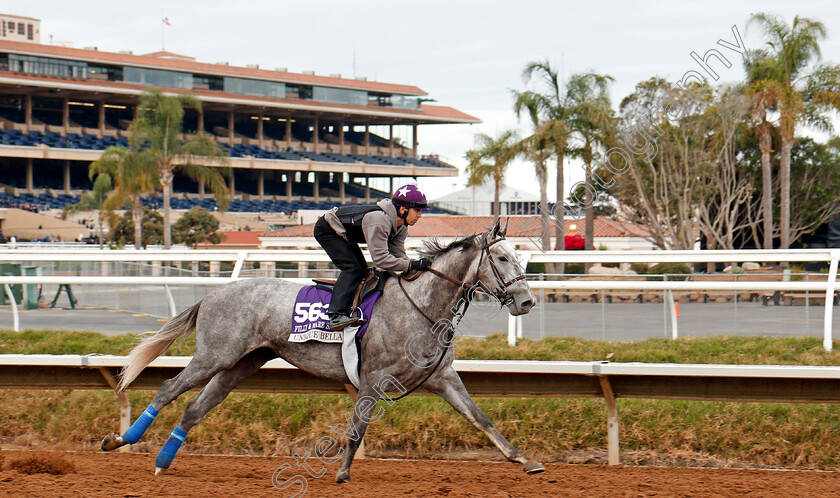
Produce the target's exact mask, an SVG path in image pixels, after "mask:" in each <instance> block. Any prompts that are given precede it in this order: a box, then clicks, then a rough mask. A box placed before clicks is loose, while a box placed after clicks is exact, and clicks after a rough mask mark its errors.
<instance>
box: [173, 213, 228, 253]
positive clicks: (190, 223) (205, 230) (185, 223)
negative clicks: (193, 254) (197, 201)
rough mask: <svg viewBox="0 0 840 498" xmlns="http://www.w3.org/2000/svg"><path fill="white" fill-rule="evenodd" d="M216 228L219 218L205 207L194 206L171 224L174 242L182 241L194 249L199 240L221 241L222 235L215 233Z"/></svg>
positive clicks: (216, 242)
mask: <svg viewBox="0 0 840 498" xmlns="http://www.w3.org/2000/svg"><path fill="white" fill-rule="evenodd" d="M218 229H219V220H217V219H216V218H215V217H214V216H213V215H212V214H210V213H209V212H207V210H206V209H204V208H202V207H198V206H196V207H194V208H192V209H190V210H189V211H187V212H186V213H184V216H182V217H181V218H180V219H179V220H178V221H176V222H175V224H174V225H172V237H173V239H174V240H175V242H176V243H179V242H183V243H184V244H187V245H188V246H190V247H192V248H193V249H195V247H196V245H197V244H198V243H199V242H205V241H207V242H210V243H211V244H218V243H219V242H221V241H222V236H221V235H219V234H218V233H215V232H216V230H218Z"/></svg>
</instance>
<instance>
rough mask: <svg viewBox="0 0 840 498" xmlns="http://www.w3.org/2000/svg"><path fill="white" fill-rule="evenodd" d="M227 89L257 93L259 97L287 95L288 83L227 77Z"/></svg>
mask: <svg viewBox="0 0 840 498" xmlns="http://www.w3.org/2000/svg"><path fill="white" fill-rule="evenodd" d="M224 85H225V91H226V92H228V93H238V94H240V95H256V96H258V97H275V98H278V99H282V98H285V97H286V84H285V83H274V82H271V81H262V80H248V79H243V78H229V77H225V83H224Z"/></svg>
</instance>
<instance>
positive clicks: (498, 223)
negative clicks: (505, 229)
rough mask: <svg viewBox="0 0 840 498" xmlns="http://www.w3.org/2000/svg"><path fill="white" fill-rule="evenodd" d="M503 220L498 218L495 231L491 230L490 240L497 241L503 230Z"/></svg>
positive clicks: (494, 226)
mask: <svg viewBox="0 0 840 498" xmlns="http://www.w3.org/2000/svg"><path fill="white" fill-rule="evenodd" d="M501 221H502V220H501V219H499V218H496V224H495V225H493V229H492V230H490V238H491V239H495V238H496V236H497V235H499V230H501V225H500V223H501Z"/></svg>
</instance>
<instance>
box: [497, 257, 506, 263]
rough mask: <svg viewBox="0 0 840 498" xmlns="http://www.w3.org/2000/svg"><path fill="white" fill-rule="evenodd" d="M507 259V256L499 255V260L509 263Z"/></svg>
mask: <svg viewBox="0 0 840 498" xmlns="http://www.w3.org/2000/svg"><path fill="white" fill-rule="evenodd" d="M507 260H508V259H507V256H499V261H501V262H502V263H507Z"/></svg>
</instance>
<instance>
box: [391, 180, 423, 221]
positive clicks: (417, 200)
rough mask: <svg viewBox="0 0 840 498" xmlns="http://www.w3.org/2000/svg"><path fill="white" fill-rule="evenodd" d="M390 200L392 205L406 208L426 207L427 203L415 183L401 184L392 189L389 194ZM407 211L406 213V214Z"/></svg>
mask: <svg viewBox="0 0 840 498" xmlns="http://www.w3.org/2000/svg"><path fill="white" fill-rule="evenodd" d="M391 202H392V203H394V206H397V207H399V206H405V207H407V208H418V209H426V208H427V207H429V203H428V202H426V196H425V195H423V192H420V189H419V188H417V186H416V185H403V186H402V187H400V188H398V189H397V190H395V191H394V195H393V196H391ZM407 214H408V213H406V215H407Z"/></svg>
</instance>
